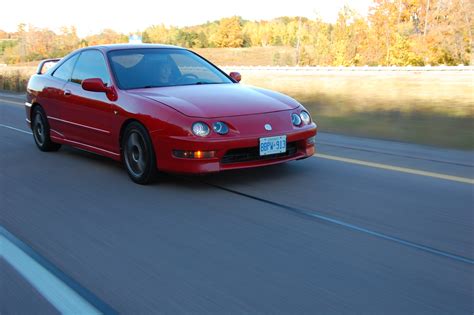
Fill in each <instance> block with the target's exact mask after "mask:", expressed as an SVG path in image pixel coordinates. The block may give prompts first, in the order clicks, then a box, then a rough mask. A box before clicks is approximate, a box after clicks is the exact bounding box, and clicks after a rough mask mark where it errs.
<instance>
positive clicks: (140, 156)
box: [122, 122, 157, 185]
mask: <svg viewBox="0 0 474 315" xmlns="http://www.w3.org/2000/svg"><path fill="white" fill-rule="evenodd" d="M122 159H123V163H124V165H125V168H126V169H127V173H128V176H130V178H131V179H132V180H133V181H134V182H135V183H137V184H140V185H146V184H149V183H151V182H153V181H154V180H155V179H156V174H157V168H156V158H155V150H154V149H153V145H152V143H151V139H150V136H149V135H148V132H147V130H146V129H145V127H143V126H142V125H141V124H139V123H138V122H132V123H130V124H129V125H128V126H127V128H126V129H125V131H124V133H123V137H122Z"/></svg>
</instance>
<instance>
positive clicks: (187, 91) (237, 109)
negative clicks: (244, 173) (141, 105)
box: [128, 84, 299, 118]
mask: <svg viewBox="0 0 474 315" xmlns="http://www.w3.org/2000/svg"><path fill="white" fill-rule="evenodd" d="M128 92H129V93H131V94H136V95H140V96H142V97H146V98H148V99H152V100H155V101H157V102H160V103H162V104H165V105H167V106H170V107H172V108H174V109H176V110H177V111H179V112H181V113H182V114H184V115H186V116H190V117H199V118H217V117H226V116H227V117H228V116H242V115H252V114H262V113H269V112H276V111H283V110H290V109H294V108H297V107H298V106H299V103H298V102H296V101H295V100H294V99H292V98H291V97H288V96H286V95H284V94H281V93H277V92H273V91H269V90H265V89H260V88H256V87H251V86H245V85H241V84H207V85H185V86H171V87H159V88H149V89H137V90H133V91H131V90H129V91H128Z"/></svg>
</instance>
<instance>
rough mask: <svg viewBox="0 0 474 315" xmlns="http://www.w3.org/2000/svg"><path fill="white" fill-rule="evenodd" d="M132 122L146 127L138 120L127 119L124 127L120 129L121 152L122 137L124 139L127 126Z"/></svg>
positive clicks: (120, 146) (120, 145)
mask: <svg viewBox="0 0 474 315" xmlns="http://www.w3.org/2000/svg"><path fill="white" fill-rule="evenodd" d="M132 122H136V123H139V124H140V125H142V126H143V127H145V125H143V124H142V123H141V122H140V121H139V120H136V119H133V118H130V119H127V120H126V121H124V122H123V124H122V127H120V134H119V148H120V150H122V137H123V134H124V132H125V129H127V126H128V125H130V124H131V123H132ZM145 129H146V127H145Z"/></svg>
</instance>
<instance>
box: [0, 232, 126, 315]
mask: <svg viewBox="0 0 474 315" xmlns="http://www.w3.org/2000/svg"><path fill="white" fill-rule="evenodd" d="M2 237H3V238H4V239H5V240H6V242H5V241H4V242H2V246H1V247H0V256H4V255H8V257H5V258H7V261H8V262H9V263H10V264H11V265H12V267H14V268H15V269H16V270H17V271H18V272H20V274H22V275H23V276H24V277H25V278H26V279H27V280H28V281H29V282H30V283H31V284H32V285H33V286H34V287H35V288H36V289H38V291H39V292H40V293H41V294H43V296H45V294H46V296H45V298H47V299H48V301H49V302H50V303H52V304H53V305H54V306H55V307H56V308H57V309H58V310H59V311H60V312H62V313H76V314H77V313H84V314H86V313H87V314H90V313H102V314H118V313H117V311H115V310H114V309H113V308H112V307H110V306H109V305H108V304H106V303H104V302H103V301H102V300H100V299H99V298H98V297H97V296H95V295H94V294H93V293H92V292H90V291H89V290H88V289H86V288H85V287H83V286H82V285H80V284H79V283H78V282H76V281H75V280H74V279H72V278H71V277H69V276H68V275H66V274H65V273H64V272H63V271H61V270H60V269H59V268H57V267H56V266H55V265H53V264H52V263H51V262H49V261H48V260H46V259H45V258H44V257H43V256H41V255H40V254H38V253H37V252H36V251H34V250H33V249H32V248H31V247H30V246H28V245H27V244H25V243H24V242H23V241H21V240H20V239H18V238H17V237H15V236H14V235H13V234H12V233H10V232H9V231H8V230H7V229H5V228H4V227H3V226H0V240H1V238H2ZM9 243H10V244H9ZM29 258H31V260H32V262H31V261H28V260H29ZM42 268H44V269H45V270H46V271H47V272H49V273H51V275H53V276H54V277H55V278H57V279H59V280H60V281H57V280H55V279H52V278H51V277H50V276H49V275H47V274H45V273H42V274H39V273H38V271H41V270H42ZM45 282H48V283H45ZM60 282H62V283H63V284H64V285H61V283H60ZM45 290H50V291H51V292H47V291H45ZM54 290H55V291H54ZM69 290H71V291H72V292H70V291H69ZM42 291H43V292H42ZM58 294H62V295H63V296H62V297H63V298H67V299H68V301H65V300H64V299H63V300H61V297H58V296H57V295H58ZM74 294H77V295H78V296H79V297H80V298H82V299H83V300H84V301H81V299H79V300H78V299H77V297H75V296H74ZM85 302H86V303H85ZM88 304H90V305H91V306H92V307H93V308H88ZM94 308H95V310H96V311H95V310H94ZM74 309H75V310H76V311H74ZM94 311H95V312H94Z"/></svg>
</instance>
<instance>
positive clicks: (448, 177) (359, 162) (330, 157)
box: [0, 124, 474, 185]
mask: <svg viewBox="0 0 474 315" xmlns="http://www.w3.org/2000/svg"><path fill="white" fill-rule="evenodd" d="M0 127H4V128H8V129H12V130H15V131H19V132H22V133H26V134H30V135H31V134H32V133H31V132H29V131H25V130H22V129H18V128H15V127H12V126H7V125H4V124H0ZM313 157H316V158H322V159H327V160H333V161H339V162H345V163H350V164H357V165H363V166H367V167H373V168H380V169H384V170H390V171H395V172H400V173H407V174H413V175H419V176H426V177H433V178H438V179H444V180H450V181H453V182H459V183H465V184H471V185H474V179H471V178H466V177H459V176H453V175H447V174H441V173H434V172H428V171H422V170H416V169H412V168H406V167H400V166H394V165H388V164H381V163H375V162H368V161H363V160H355V159H349V158H343V157H339V156H334V155H328V154H322V153H316V154H315V155H313Z"/></svg>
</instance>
